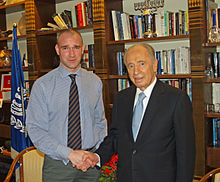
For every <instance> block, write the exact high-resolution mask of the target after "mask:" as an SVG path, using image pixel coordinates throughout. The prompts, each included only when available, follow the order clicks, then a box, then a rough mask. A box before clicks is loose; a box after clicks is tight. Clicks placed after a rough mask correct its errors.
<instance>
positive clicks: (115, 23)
mask: <svg viewBox="0 0 220 182" xmlns="http://www.w3.org/2000/svg"><path fill="white" fill-rule="evenodd" d="M111 14H112V25H113V32H114V38H115V40H116V41H117V40H120V36H119V29H118V20H117V16H116V11H115V10H112V11H111Z"/></svg>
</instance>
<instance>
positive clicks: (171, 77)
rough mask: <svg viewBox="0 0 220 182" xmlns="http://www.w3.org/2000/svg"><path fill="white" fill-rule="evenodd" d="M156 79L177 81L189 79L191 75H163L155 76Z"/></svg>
mask: <svg viewBox="0 0 220 182" xmlns="http://www.w3.org/2000/svg"><path fill="white" fill-rule="evenodd" d="M157 78H160V79H178V78H191V74H175V75H174V74H164V75H157Z"/></svg>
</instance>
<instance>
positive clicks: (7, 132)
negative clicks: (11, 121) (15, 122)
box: [0, 123, 11, 139]
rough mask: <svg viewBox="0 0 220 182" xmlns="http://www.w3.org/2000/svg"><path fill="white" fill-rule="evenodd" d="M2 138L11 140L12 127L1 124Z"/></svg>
mask: <svg viewBox="0 0 220 182" xmlns="http://www.w3.org/2000/svg"><path fill="white" fill-rule="evenodd" d="M0 138H6V139H10V138H11V125H7V124H1V123H0Z"/></svg>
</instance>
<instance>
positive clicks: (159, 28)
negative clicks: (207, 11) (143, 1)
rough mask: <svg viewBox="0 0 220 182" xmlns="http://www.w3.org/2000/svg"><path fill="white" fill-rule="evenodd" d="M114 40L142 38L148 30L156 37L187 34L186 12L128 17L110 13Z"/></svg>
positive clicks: (113, 11) (119, 13)
mask: <svg viewBox="0 0 220 182" xmlns="http://www.w3.org/2000/svg"><path fill="white" fill-rule="evenodd" d="M111 15H112V25H113V31H114V38H115V40H116V41H117V40H129V39H139V38H144V33H145V32H147V31H148V30H151V31H152V32H155V33H156V36H158V37H160V36H173V35H182V34H188V30H189V28H188V27H189V23H188V11H182V10H180V11H178V12H170V11H161V12H159V13H157V14H156V13H154V14H146V15H143V14H141V15H130V14H128V13H125V12H120V11H116V10H112V11H111Z"/></svg>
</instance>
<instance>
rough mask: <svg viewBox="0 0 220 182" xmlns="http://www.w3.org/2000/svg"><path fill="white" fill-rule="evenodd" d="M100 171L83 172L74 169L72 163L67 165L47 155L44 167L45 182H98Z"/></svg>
mask: <svg viewBox="0 0 220 182" xmlns="http://www.w3.org/2000/svg"><path fill="white" fill-rule="evenodd" d="M99 175H100V170H98V169H96V168H89V169H88V170H87V171H86V172H82V171H81V170H78V169H77V168H73V166H72V163H71V162H69V163H68V164H67V165H65V164H64V163H63V162H62V161H59V160H54V159H51V158H50V157H48V156H46V155H45V158H44V165H43V182H98V181H99Z"/></svg>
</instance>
